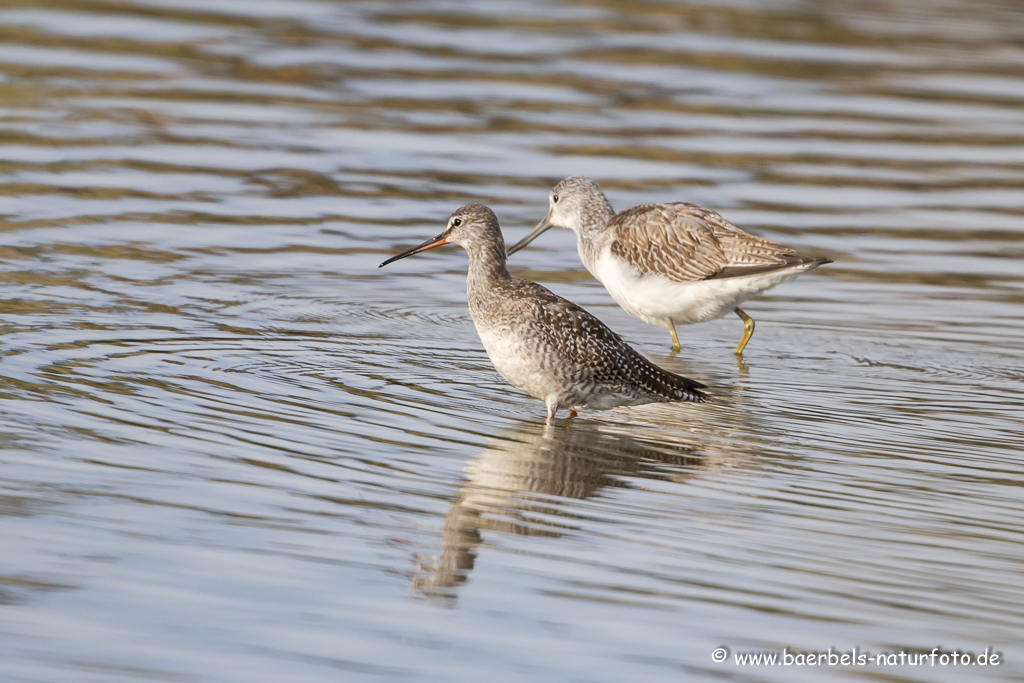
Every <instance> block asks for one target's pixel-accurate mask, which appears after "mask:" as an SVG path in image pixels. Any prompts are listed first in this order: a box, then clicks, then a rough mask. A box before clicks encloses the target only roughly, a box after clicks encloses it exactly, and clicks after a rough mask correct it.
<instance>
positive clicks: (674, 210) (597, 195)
mask: <svg viewBox="0 0 1024 683" xmlns="http://www.w3.org/2000/svg"><path fill="white" fill-rule="evenodd" d="M549 206H550V208H549V210H548V215H547V216H545V217H544V220H542V221H541V222H540V223H538V224H537V227H535V228H534V229H533V231H532V232H531V233H530V234H529V235H527V236H526V237H524V238H523V239H522V240H520V241H519V242H518V243H516V244H515V245H513V246H512V247H511V248H510V249H509V250H508V254H509V255H512V254H514V253H515V252H517V251H519V250H520V249H522V248H523V247H525V246H526V245H527V244H529V243H530V242H532V241H533V240H534V239H536V238H537V237H538V236H539V235H540V234H541V233H542V232H544V231H545V230H547V229H548V228H551V227H560V228H568V229H570V230H572V231H573V232H575V233H576V236H577V248H578V250H579V253H580V260H582V261H583V265H584V266H586V268H587V270H589V271H590V274H591V275H593V276H594V277H596V278H597V279H598V280H600V281H601V283H602V284H603V285H604V286H605V289H607V290H608V293H609V294H611V296H612V298H613V299H615V301H616V302H617V303H618V304H619V305H620V306H622V307H623V308H624V309H626V312H627V313H629V314H630V315H634V316H636V317H637V318H640V319H641V320H643V321H644V322H646V323H649V324H651V325H659V326H661V327H667V328H668V331H669V334H671V335H672V350H673V351H679V350H680V346H679V337H678V336H677V335H676V327H675V326H676V325H677V324H679V325H690V324H693V323H703V322H707V321H709V320H715V319H716V318H721V317H722V316H724V315H726V314H728V313H730V312H734V311H735V313H736V315H738V316H739V317H740V318H741V319H742V320H743V337H742V338H741V339H740V343H739V344H738V345H737V346H736V351H735V353H736V354H737V355H740V354H742V353H743V349H744V347H745V346H746V345H747V342H748V341H750V336H751V335H752V334H753V333H754V319H753V318H751V317H750V316H749V315H747V314H746V313H744V312H743V310H742V309H740V308H739V305H740V304H742V303H743V302H745V301H746V300H747V299H750V298H751V297H753V296H755V295H757V294H760V293H761V292H763V291H765V290H768V289H771V288H772V287H774V286H775V285H778V284H782V283H783V282H788V281H789V280H792V279H794V278H796V277H797V276H798V275H802V274H803V273H806V272H808V271H811V270H814V269H815V268H817V267H818V266H820V265H823V264H825V263H832V260H831V259H827V258H804V257H800V256H797V255H796V252H795V251H793V250H792V249H790V248H788V247H784V246H782V245H781V244H779V243H777V242H772V241H771V240H766V239H764V238H762V237H757V236H755V235H751V234H750V233H747V232H744V231H743V230H741V229H739V228H737V227H736V226H735V225H733V224H732V223H730V222H729V221H727V220H726V219H724V218H722V216H720V215H719V214H718V213H716V212H714V211H711V210H710V209H703V208H701V207H699V206H695V205H693V204H686V203H683V202H670V203H665V204H641V205H640V206H634V207H633V208H631V209H626V210H625V211H621V212H619V213H615V211H614V210H613V209H612V205H611V203H610V202H609V201H608V198H607V197H605V196H604V193H603V192H601V188H599V187H598V186H597V183H595V182H594V181H593V180H591V179H590V178H584V177H582V176H572V177H570V178H566V179H565V180H563V181H562V182H560V183H558V184H557V185H555V187H554V189H553V190H552V191H551V196H550V197H549Z"/></svg>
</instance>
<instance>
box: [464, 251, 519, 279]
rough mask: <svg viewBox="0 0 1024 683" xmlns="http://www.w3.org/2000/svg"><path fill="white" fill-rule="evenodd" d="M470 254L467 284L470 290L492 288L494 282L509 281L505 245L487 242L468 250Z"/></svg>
mask: <svg viewBox="0 0 1024 683" xmlns="http://www.w3.org/2000/svg"><path fill="white" fill-rule="evenodd" d="M467 252H468V253H469V271H468V273H467V282H468V284H469V288H470V289H473V288H474V287H482V288H484V289H488V288H490V285H492V284H493V283H494V282H496V281H499V280H507V279H508V278H509V277H511V276H510V275H509V272H508V268H506V267H505V259H506V257H505V245H504V244H503V243H500V242H486V243H483V244H476V245H473V248H471V249H467Z"/></svg>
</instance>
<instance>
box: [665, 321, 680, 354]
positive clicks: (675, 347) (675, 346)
mask: <svg viewBox="0 0 1024 683" xmlns="http://www.w3.org/2000/svg"><path fill="white" fill-rule="evenodd" d="M665 320H667V321H668V333H669V334H671V335H672V350H673V351H675V352H676V353H679V352H680V351H682V350H683V347H682V346H680V345H679V337H677V336H676V324H675V323H674V322H672V318H665Z"/></svg>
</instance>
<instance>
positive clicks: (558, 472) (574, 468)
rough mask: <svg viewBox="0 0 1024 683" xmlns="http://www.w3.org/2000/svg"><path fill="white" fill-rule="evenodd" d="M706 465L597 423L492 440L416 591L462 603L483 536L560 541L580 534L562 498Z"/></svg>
mask: <svg viewBox="0 0 1024 683" xmlns="http://www.w3.org/2000/svg"><path fill="white" fill-rule="evenodd" d="M702 459H703V458H702V457H701V456H698V455H695V454H694V452H693V449H692V448H691V447H689V446H686V445H682V444H679V443H669V442H666V441H660V440H657V439H655V438H653V437H652V438H645V437H644V436H641V435H637V434H629V433H625V432H623V431H616V430H612V429H610V428H608V427H605V426H599V425H597V424H594V423H588V422H578V423H575V424H570V425H568V426H560V425H550V424H549V425H543V426H541V425H537V424H524V425H523V426H521V427H520V428H519V429H517V430H512V431H510V432H508V433H506V434H505V435H504V437H503V438H494V439H492V440H491V444H490V445H489V446H488V447H487V448H485V449H484V450H483V451H482V452H481V453H480V454H479V455H478V456H477V457H476V458H475V459H473V460H472V461H470V463H469V464H468V465H467V466H466V476H467V479H466V482H465V484H463V486H462V488H461V489H460V490H459V495H458V497H457V498H456V499H455V500H454V501H453V502H452V505H451V508H450V509H449V510H448V513H447V514H446V515H445V518H444V525H443V527H442V530H441V552H440V555H438V556H435V557H424V556H419V557H418V558H417V564H418V571H417V572H416V574H415V576H414V578H413V588H414V589H416V590H417V591H419V592H420V593H422V594H424V595H427V596H430V597H436V598H440V599H442V600H443V599H449V600H450V599H454V598H455V597H456V590H457V588H458V587H459V586H460V585H461V584H463V583H465V582H466V580H467V579H468V578H469V574H470V572H471V571H472V570H473V565H474V563H475V561H476V554H477V552H476V549H477V547H478V546H480V545H481V544H482V543H483V537H482V533H481V532H486V531H490V532H503V533H509V534H516V535H525V536H542V537H550V538H559V537H561V536H562V535H564V534H566V533H572V532H574V531H577V530H578V527H577V526H575V525H574V524H573V519H574V518H575V517H576V515H575V514H574V513H573V512H572V510H571V506H566V505H565V504H564V503H563V502H562V501H559V500H558V498H575V499H584V498H589V497H591V496H593V495H595V494H596V493H597V492H598V491H600V490H601V489H602V488H605V487H612V488H632V487H634V486H635V484H634V483H631V482H630V481H628V480H626V479H624V477H630V478H632V479H636V478H647V479H658V480H680V479H685V478H688V477H689V476H690V474H691V473H692V471H693V470H694V469H696V468H698V467H700V466H701V462H702Z"/></svg>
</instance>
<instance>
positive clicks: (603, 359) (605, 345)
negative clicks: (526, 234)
mask: <svg viewBox="0 0 1024 683" xmlns="http://www.w3.org/2000/svg"><path fill="white" fill-rule="evenodd" d="M443 244H457V245H459V246H460V247H462V248H463V249H465V250H466V252H467V253H468V254H469V272H468V273H467V277H466V289H467V294H468V297H469V312H470V315H471V316H472V317H473V322H474V323H475V324H476V330H477V333H478V334H479V335H480V341H481V342H483V345H484V349H485V350H486V351H487V355H488V356H489V357H490V359H491V362H492V363H493V364H494V368H495V369H496V370H497V371H498V373H499V374H500V375H501V376H502V377H504V378H505V379H506V380H508V381H509V383H510V384H512V385H513V386H515V387H517V388H519V389H522V390H523V391H525V392H526V393H527V394H529V395H531V396H533V397H535V398H539V399H540V400H542V401H544V403H545V404H546V405H547V408H548V420H549V421H550V420H552V419H553V418H554V416H555V413H556V412H557V411H558V410H559V409H561V408H565V409H567V410H569V415H570V417H575V416H576V411H577V410H579V409H584V408H590V409H595V410H606V409H609V408H615V407H617V406H635V405H641V404H644V403H654V402H671V401H705V400H707V397H706V396H705V395H704V394H703V393H702V392H700V391H699V389H702V388H704V386H705V385H703V384H700V383H699V382H694V381H693V380H691V379H687V378H686V377H682V376H681V375H676V374H673V373H671V372H668V371H667V370H663V369H662V368H660V367H658V366H657V365H655V364H654V363H652V362H651V361H649V360H647V359H646V358H644V357H643V356H641V355H640V354H639V353H637V352H636V351H634V350H633V349H632V348H631V347H630V346H629V345H628V344H626V343H625V342H624V341H622V339H621V338H620V337H619V335H617V334H615V333H614V332H612V331H611V330H610V329H608V327H607V326H606V325H605V324H604V323H602V322H601V321H600V320H598V319H597V318H595V317H594V316H592V315H591V314H589V313H587V312H586V311H584V310H583V309H582V308H580V307H579V306H577V305H576V304H574V303H572V302H571V301H567V300H566V299H563V298H562V297H560V296H556V295H554V294H552V293H551V292H550V291H548V290H547V289H546V288H544V287H542V286H541V285H538V284H537V283H536V282H530V281H529V280H523V279H522V278H518V277H515V276H513V275H511V274H510V273H509V272H508V269H507V268H506V267H505V258H506V257H505V241H504V239H503V238H502V236H501V229H500V228H499V227H498V219H497V217H495V215H494V212H493V211H491V210H490V209H489V208H487V207H486V206H483V205H482V204H468V205H466V206H463V207H462V208H461V209H459V210H458V211H456V212H455V213H453V214H452V215H451V218H449V219H448V227H447V228H446V229H445V231H444V232H442V233H441V234H440V235H438V236H437V237H434V238H432V239H429V240H427V241H426V242H424V243H423V244H420V245H419V246H416V247H413V248H412V249H409V250H408V251H403V252H402V253H401V254H398V255H397V256H393V257H391V258H389V259H388V260H387V261H384V263H382V264H380V265H381V267H384V266H386V265H387V264H389V263H391V262H392V261H397V260H398V259H402V258H405V257H407V256H412V255H413V254H418V253H420V252H421V251H426V250H428V249H434V248H435V247H440V246H441V245H443Z"/></svg>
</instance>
